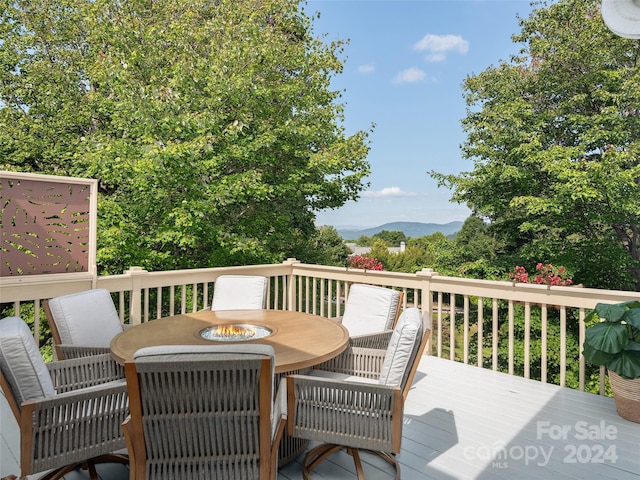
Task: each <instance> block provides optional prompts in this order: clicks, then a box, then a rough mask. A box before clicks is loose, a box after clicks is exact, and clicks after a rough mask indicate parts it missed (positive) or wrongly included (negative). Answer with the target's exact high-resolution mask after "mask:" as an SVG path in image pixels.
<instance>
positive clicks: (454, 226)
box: [335, 221, 464, 240]
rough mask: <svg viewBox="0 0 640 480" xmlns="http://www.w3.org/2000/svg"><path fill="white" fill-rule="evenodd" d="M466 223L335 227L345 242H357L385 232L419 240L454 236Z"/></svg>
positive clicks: (410, 223)
mask: <svg viewBox="0 0 640 480" xmlns="http://www.w3.org/2000/svg"><path fill="white" fill-rule="evenodd" d="M463 223H464V222H461V221H455V222H449V223H422V222H390V223H385V224H384V225H379V226H377V227H371V228H364V229H355V228H341V227H335V229H336V230H337V231H338V234H339V235H340V236H341V237H342V238H343V239H344V240H357V239H358V238H359V237H361V236H363V235H364V236H366V237H372V236H373V235H375V234H376V233H380V232H381V231H383V230H387V231H390V232H402V233H404V234H405V235H406V236H407V238H419V237H424V236H426V235H432V234H434V233H436V232H441V233H442V234H443V235H445V236H448V235H453V234H455V233H457V232H458V231H460V228H462V224H463Z"/></svg>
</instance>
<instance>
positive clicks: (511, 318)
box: [508, 300, 514, 375]
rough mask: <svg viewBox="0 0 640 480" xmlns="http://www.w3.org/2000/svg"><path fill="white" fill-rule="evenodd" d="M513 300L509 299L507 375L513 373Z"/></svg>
mask: <svg viewBox="0 0 640 480" xmlns="http://www.w3.org/2000/svg"><path fill="white" fill-rule="evenodd" d="M513 326H514V324H513V300H509V336H508V342H509V375H513V371H514V368H513V353H514V345H513V340H514V333H513Z"/></svg>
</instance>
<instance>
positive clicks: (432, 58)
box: [424, 53, 447, 62]
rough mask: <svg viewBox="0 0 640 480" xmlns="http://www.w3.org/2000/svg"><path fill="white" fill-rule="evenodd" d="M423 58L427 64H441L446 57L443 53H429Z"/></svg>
mask: <svg viewBox="0 0 640 480" xmlns="http://www.w3.org/2000/svg"><path fill="white" fill-rule="evenodd" d="M424 58H425V60H426V61H427V62H442V61H443V60H445V59H446V58H447V56H446V55H445V54H444V53H431V54H429V55H427V56H426V57H424Z"/></svg>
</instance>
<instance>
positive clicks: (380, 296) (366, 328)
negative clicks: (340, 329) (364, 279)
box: [342, 283, 400, 337]
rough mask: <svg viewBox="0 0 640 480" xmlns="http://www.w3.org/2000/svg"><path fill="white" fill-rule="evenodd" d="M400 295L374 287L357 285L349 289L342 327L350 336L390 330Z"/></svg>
mask: <svg viewBox="0 0 640 480" xmlns="http://www.w3.org/2000/svg"><path fill="white" fill-rule="evenodd" d="M399 299H400V293H399V292H398V291H396V290H392V289H390V288H385V287H376V286H374V285H363V284H359V283H358V284H355V285H352V286H351V288H350V289H349V297H348V298H347V304H346V305H345V307H344V315H343V316H342V325H343V326H344V327H345V328H346V329H347V330H349V335H350V336H352V337H353V336H356V335H364V334H367V333H375V332H382V331H384V330H390V329H391V327H392V326H393V321H394V320H395V318H396V312H397V311H398V307H399V305H398V302H399Z"/></svg>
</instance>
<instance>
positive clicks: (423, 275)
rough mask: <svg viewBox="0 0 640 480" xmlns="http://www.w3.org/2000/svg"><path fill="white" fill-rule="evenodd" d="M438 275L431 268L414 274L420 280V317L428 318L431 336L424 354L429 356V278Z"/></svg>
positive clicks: (431, 304) (430, 305)
mask: <svg viewBox="0 0 640 480" xmlns="http://www.w3.org/2000/svg"><path fill="white" fill-rule="evenodd" d="M436 275H438V272H436V271H434V270H433V269H432V268H423V269H422V270H420V271H419V272H416V277H418V278H420V281H421V284H422V287H421V288H420V306H421V307H422V315H423V317H424V315H425V314H426V315H428V318H429V325H428V326H429V328H430V329H431V335H430V336H429V340H428V341H427V348H426V349H425V352H427V353H428V354H429V355H431V353H432V346H433V344H432V342H433V336H432V335H433V326H432V325H431V324H432V318H431V312H432V311H433V295H432V294H431V277H434V276H436Z"/></svg>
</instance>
